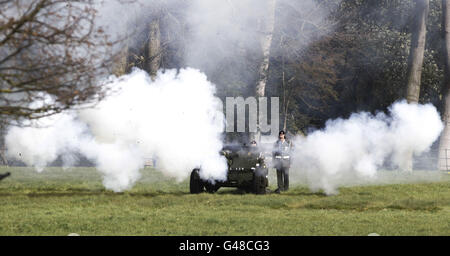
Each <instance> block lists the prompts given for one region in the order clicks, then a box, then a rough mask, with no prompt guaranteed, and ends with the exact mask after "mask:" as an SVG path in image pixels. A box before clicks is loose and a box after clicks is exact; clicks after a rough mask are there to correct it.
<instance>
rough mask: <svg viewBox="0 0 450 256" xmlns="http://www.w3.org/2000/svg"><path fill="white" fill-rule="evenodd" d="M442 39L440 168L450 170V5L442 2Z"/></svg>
mask: <svg viewBox="0 0 450 256" xmlns="http://www.w3.org/2000/svg"><path fill="white" fill-rule="evenodd" d="M442 37H443V39H444V40H443V41H444V47H443V48H444V49H443V50H444V53H445V55H444V60H445V82H444V93H443V95H444V97H445V98H444V116H443V118H444V124H445V127H444V131H443V132H442V134H441V137H440V141H439V160H438V168H439V169H440V170H448V167H449V164H450V161H449V160H450V159H449V155H450V123H449V122H450V118H449V117H450V3H449V1H448V0H442Z"/></svg>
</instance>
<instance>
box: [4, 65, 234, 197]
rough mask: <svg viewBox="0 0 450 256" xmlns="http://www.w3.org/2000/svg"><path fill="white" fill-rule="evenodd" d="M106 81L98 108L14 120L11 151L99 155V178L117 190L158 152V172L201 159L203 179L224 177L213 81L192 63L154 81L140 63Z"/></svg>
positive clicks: (176, 171)
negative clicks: (35, 121)
mask: <svg viewBox="0 0 450 256" xmlns="http://www.w3.org/2000/svg"><path fill="white" fill-rule="evenodd" d="M105 86H107V87H108V88H110V89H111V91H113V93H112V95H110V96H109V97H107V98H106V99H105V100H103V101H101V102H100V103H99V104H98V105H97V106H96V107H95V108H91V109H85V110H81V111H79V112H77V113H74V112H71V113H63V114H59V115H57V116H52V117H49V118H45V119H44V120H41V122H40V124H41V127H13V128H11V129H10V130H9V132H8V134H7V136H6V144H7V148H8V152H7V153H8V156H10V157H14V158H16V159H19V160H22V161H24V162H25V163H26V164H27V165H30V166H35V167H36V168H37V170H38V171H39V170H42V168H43V167H45V166H46V165H47V164H49V163H51V162H52V161H54V160H56V158H57V157H58V156H61V155H62V156H64V155H68V154H71V153H73V152H79V153H81V154H83V155H84V156H86V157H87V158H88V159H91V160H92V161H94V162H95V163H96V166H97V169H98V170H99V171H100V172H102V174H103V175H104V181H103V183H104V185H105V187H106V188H108V189H112V190H114V191H122V190H126V189H129V188H131V186H132V185H133V184H134V183H135V182H136V181H137V180H138V179H139V178H140V173H139V169H141V168H142V167H143V166H144V162H145V159H146V158H148V157H155V156H156V157H157V159H158V165H160V166H161V167H162V169H163V172H164V173H165V174H167V175H170V176H172V177H176V178H177V179H178V180H183V179H185V178H186V177H187V176H188V175H189V174H190V171H191V170H192V169H193V168H195V167H198V166H201V167H202V171H201V173H200V175H201V177H202V178H204V179H216V180H224V179H226V170H227V168H226V161H225V159H224V158H223V157H221V156H220V155H219V151H220V149H221V147H222V142H221V133H222V132H223V129H224V120H225V119H224V117H223V113H222V112H221V105H220V101H219V100H218V99H217V98H216V97H215V96H214V92H215V87H214V85H213V84H211V83H210V82H209V81H208V80H207V78H206V76H205V75H204V74H202V73H201V72H199V71H198V70H194V69H182V70H180V71H179V72H177V71H176V70H169V71H166V72H165V73H161V72H160V73H159V74H158V76H157V78H156V80H155V81H154V82H152V81H151V79H150V77H149V76H148V75H147V73H145V72H144V71H141V70H135V71H134V72H132V73H131V74H130V75H125V76H122V77H120V78H115V79H112V80H111V81H109V82H108V83H107V84H106V85H105Z"/></svg>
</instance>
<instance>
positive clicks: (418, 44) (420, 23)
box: [406, 0, 430, 103]
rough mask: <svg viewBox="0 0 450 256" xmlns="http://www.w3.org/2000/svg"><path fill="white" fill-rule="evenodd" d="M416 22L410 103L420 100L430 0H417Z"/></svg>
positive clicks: (410, 59)
mask: <svg viewBox="0 0 450 256" xmlns="http://www.w3.org/2000/svg"><path fill="white" fill-rule="evenodd" d="M415 2H416V7H415V11H414V15H413V18H414V20H415V21H414V24H413V26H412V28H413V31H412V35H411V51H410V55H409V60H408V84H407V91H406V99H407V101H408V102H409V103H411V102H414V103H417V102H419V94H420V80H421V76H422V66H423V58H424V52H425V40H426V33H427V17H428V11H429V5H430V3H429V0H415Z"/></svg>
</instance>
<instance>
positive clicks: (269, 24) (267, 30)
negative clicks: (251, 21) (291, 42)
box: [252, 0, 276, 141]
mask: <svg viewBox="0 0 450 256" xmlns="http://www.w3.org/2000/svg"><path fill="white" fill-rule="evenodd" d="M275 5H276V0H268V1H267V15H265V16H264V18H265V19H261V20H260V28H259V30H260V33H261V38H260V43H261V49H262V53H263V59H262V62H261V65H260V66H259V79H258V82H257V84H256V90H255V95H256V97H257V98H258V97H264V96H265V94H266V93H265V92H266V84H267V79H268V76H269V61H270V47H271V46H272V37H273V30H274V27H275ZM252 137H254V139H255V140H257V141H259V140H260V138H261V131H260V129H259V125H258V128H257V132H256V134H255V135H254V136H252Z"/></svg>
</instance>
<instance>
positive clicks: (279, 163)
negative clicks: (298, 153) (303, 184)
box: [273, 140, 292, 191]
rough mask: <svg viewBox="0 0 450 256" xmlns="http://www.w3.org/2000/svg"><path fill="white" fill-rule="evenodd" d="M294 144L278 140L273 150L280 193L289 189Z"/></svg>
mask: <svg viewBox="0 0 450 256" xmlns="http://www.w3.org/2000/svg"><path fill="white" fill-rule="evenodd" d="M291 149H292V144H291V142H290V141H289V140H284V141H281V140H277V142H275V145H274V150H273V160H274V161H273V162H274V167H275V169H277V183H278V190H279V191H287V190H288V189H289V168H290V167H291Z"/></svg>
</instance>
